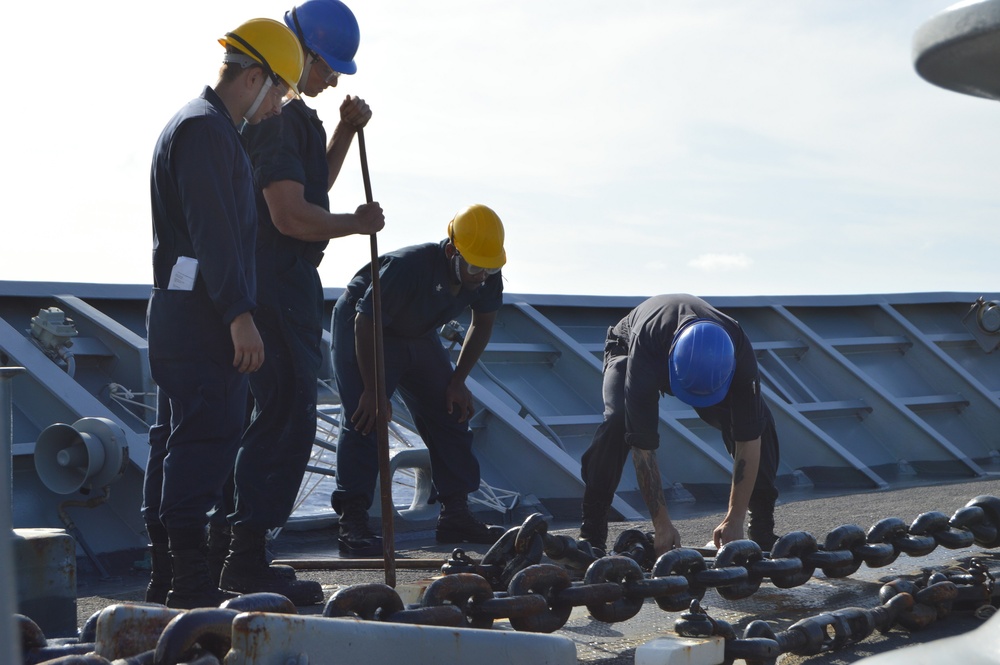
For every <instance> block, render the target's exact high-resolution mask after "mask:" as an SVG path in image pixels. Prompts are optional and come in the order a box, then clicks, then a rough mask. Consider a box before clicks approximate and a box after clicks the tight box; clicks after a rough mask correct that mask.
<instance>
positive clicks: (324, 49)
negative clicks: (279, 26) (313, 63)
mask: <svg viewBox="0 0 1000 665" xmlns="http://www.w3.org/2000/svg"><path fill="white" fill-rule="evenodd" d="M285 25H287V26H288V27H289V28H291V29H292V30H293V31H294V32H295V34H296V35H298V36H299V41H300V42H302V45H303V46H304V47H305V48H306V49H307V50H309V51H314V52H315V53H317V54H318V55H319V57H321V58H323V60H324V61H325V62H326V64H328V65H330V68H331V69H332V70H333V71H335V72H340V73H341V74H353V73H355V72H356V71H358V66H357V65H355V64H354V54H355V53H357V52H358V43H359V42H360V41H361V32H360V31H359V30H358V21H357V19H356V18H354V14H353V13H352V12H351V10H350V9H348V7H347V5H345V4H344V3H342V2H340V0H305V2H303V3H302V4H301V5H299V6H298V7H293V8H292V10H291V11H289V12H285Z"/></svg>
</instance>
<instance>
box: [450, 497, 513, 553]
mask: <svg viewBox="0 0 1000 665" xmlns="http://www.w3.org/2000/svg"><path fill="white" fill-rule="evenodd" d="M503 534H504V529H503V527H498V526H487V525H486V524H483V523H482V522H480V521H479V520H478V519H477V518H476V516H475V515H473V514H472V511H471V510H469V503H468V499H467V497H466V496H465V495H464V494H463V495H459V496H453V497H448V498H447V499H442V500H441V515H440V516H439V517H438V522H437V530H436V531H435V534H434V535H435V538H436V539H437V541H438V542H439V543H479V544H481V545H492V544H493V543H495V542H497V541H498V540H499V539H500V536H502V535H503Z"/></svg>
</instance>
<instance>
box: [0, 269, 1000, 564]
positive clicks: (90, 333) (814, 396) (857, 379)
mask: <svg viewBox="0 0 1000 665" xmlns="http://www.w3.org/2000/svg"><path fill="white" fill-rule="evenodd" d="M70 294H72V295H70ZM148 294H149V288H148V287H144V286H126V285H88V284H48V283H29V282H0V366H20V367H24V368H25V370H26V371H25V372H23V373H17V374H16V375H15V376H14V377H13V378H12V379H11V380H10V385H11V389H10V393H11V396H12V404H13V408H12V423H13V427H12V430H13V439H12V467H13V523H14V526H15V527H58V528H64V527H65V526H66V524H67V518H68V519H69V520H71V522H72V526H73V527H74V528H75V529H76V530H77V532H76V535H77V537H78V538H80V539H83V540H84V542H83V543H82V545H83V546H87V545H89V547H90V549H91V550H92V551H93V552H94V553H102V552H112V551H119V550H126V549H134V548H138V547H142V546H144V545H145V543H146V538H145V535H144V534H143V533H142V523H141V520H140V516H139V505H140V501H141V485H142V475H143V469H144V465H145V461H146V452H147V449H148V439H147V431H148V427H149V425H150V424H151V423H152V422H153V417H154V415H155V414H154V410H153V405H154V404H155V401H154V392H155V386H154V384H153V382H152V381H151V380H150V378H149V370H148V364H147V355H146V341H145V337H144V332H145V323H144V317H145V306H146V298H147V296H148ZM339 294H340V290H339V289H328V290H327V292H326V302H327V307H328V309H332V306H333V303H334V302H335V299H336V297H337V296H338V295H339ZM707 299H708V300H709V301H710V302H711V303H712V304H714V305H715V306H716V307H718V308H719V309H721V310H722V311H724V312H726V313H727V314H729V315H731V316H733V317H734V318H736V319H737V320H738V321H740V323H741V324H742V325H743V327H744V329H745V330H746V331H747V334H748V335H749V337H750V339H751V340H752V342H753V344H754V348H755V349H756V351H757V358H758V363H759V366H760V369H761V377H762V390H763V391H764V396H765V398H766V399H767V401H768V404H769V405H770V407H771V409H772V411H773V413H774V416H775V420H776V422H777V427H778V432H779V436H780V439H781V444H782V449H781V454H782V460H781V466H780V469H779V483H780V485H781V486H782V488H783V491H784V492H785V494H786V496H800V497H808V496H818V495H821V494H823V493H828V492H855V491H864V490H880V489H887V488H891V487H892V488H894V487H900V486H905V485H913V484H916V485H919V484H928V483H936V482H942V481H948V480H958V479H969V478H977V477H983V476H987V475H993V474H998V475H1000V353H991V351H993V349H995V348H996V346H997V345H998V344H1000V334H998V333H997V332H996V330H995V329H993V320H994V317H995V316H996V315H997V314H998V310H997V308H996V303H995V301H996V300H997V299H1000V293H992V294H989V293H926V294H900V295H860V296H789V297H777V296H775V297H717V298H711V297H709V298H707ZM641 300H642V298H639V297H577V296H545V295H516V294H507V296H506V299H505V304H504V306H503V308H502V309H501V311H500V312H499V315H498V318H497V322H496V326H495V328H494V334H493V338H492V340H491V342H490V344H489V346H488V347H487V349H486V351H485V353H484V354H483V357H482V360H481V361H480V363H479V365H478V366H477V368H476V369H475V370H474V371H473V373H472V375H471V377H470V380H469V386H470V389H471V390H472V392H473V395H474V396H475V399H476V401H477V408H478V413H477V414H476V416H475V417H474V419H473V421H472V426H473V429H474V431H475V443H474V445H475V448H476V451H477V455H478V456H479V459H480V461H481V463H482V468H483V479H484V481H485V482H486V483H488V484H489V485H491V486H493V487H497V488H503V489H505V490H510V491H512V492H515V493H517V494H518V495H520V496H524V497H529V496H530V497H533V498H534V499H537V501H538V502H539V503H540V504H541V508H543V509H544V510H547V511H548V512H549V513H550V514H552V515H553V516H556V517H563V518H574V517H575V515H576V513H577V511H578V507H579V500H580V497H581V495H582V490H583V486H582V483H581V481H580V473H579V472H580V457H581V455H582V454H583V452H584V450H586V448H587V446H588V445H589V443H590V439H591V436H592V435H593V432H594V430H595V428H596V426H597V424H598V423H599V422H600V420H601V411H602V408H603V406H602V401H601V355H602V350H603V341H604V337H605V333H606V330H607V328H608V326H610V325H613V324H614V323H615V322H616V321H618V320H619V319H620V318H621V317H622V316H623V315H624V314H625V313H627V312H628V311H629V310H630V309H631V308H632V307H634V306H635V305H636V304H638V303H639V302H640V301H641ZM977 300H978V304H977ZM50 308H57V309H58V310H61V312H62V313H64V314H65V316H66V317H69V318H70V319H72V326H71V328H75V331H76V334H75V335H74V334H70V335H69V336H67V339H70V340H71V341H72V345H71V346H68V347H66V348H64V349H63V352H62V353H61V354H60V353H58V352H56V351H53V350H52V349H51V347H53V346H56V347H58V344H55V345H52V344H50V345H49V347H50V348H49V351H48V353H46V351H45V350H44V348H43V344H41V343H40V342H39V340H38V339H37V337H38V335H33V334H32V332H31V330H30V329H31V328H32V319H33V318H34V317H38V316H39V314H40V312H42V311H43V310H44V311H48V312H50V313H51V312H52V310H51V309H50ZM984 313H985V319H984V318H983V315H984ZM55 317H56V320H57V321H58V312H57V313H55ZM464 323H468V322H467V321H465V322H464ZM984 325H985V327H984ZM57 332H58V331H57ZM326 339H327V340H329V335H328V334H327V335H326ZM325 373H326V374H327V377H326V378H331V377H330V376H329V366H328V367H327V370H326V372H325ZM335 399H336V395H335V394H332V393H330V392H329V391H328V390H327V389H326V388H324V387H322V386H321V387H320V401H321V402H327V403H329V402H330V401H331V400H335ZM397 413H398V414H399V415H398V417H399V419H400V420H401V421H402V422H403V423H405V421H406V414H405V410H403V409H397ZM90 417H100V418H106V419H109V420H111V421H113V422H115V423H117V424H118V425H119V426H120V427H121V428H122V430H124V432H125V436H126V439H127V443H128V454H129V465H128V469H127V470H126V472H125V474H124V476H123V477H122V478H121V479H120V480H118V481H117V482H115V483H113V484H112V485H110V486H109V488H108V490H107V492H108V495H107V496H106V497H105V496H104V495H103V493H102V492H101V490H100V489H99V488H94V490H93V491H92V492H91V493H90V496H84V495H82V494H80V493H77V494H76V495H59V494H55V493H53V492H52V491H50V490H49V489H48V488H47V487H46V485H45V483H43V482H42V480H41V479H40V478H39V476H38V474H37V473H36V471H35V464H34V460H33V456H34V452H35V442H36V441H37V440H38V438H39V435H40V434H41V433H42V432H43V431H44V430H45V429H46V428H47V427H49V426H50V425H52V424H54V423H68V424H72V423H74V422H75V421H77V420H79V419H81V418H90ZM660 435H661V442H662V443H661V446H660V449H659V451H658V457H659V462H660V466H661V469H662V470H663V484H664V487H665V488H666V491H667V495H668V497H667V498H668V500H670V501H671V502H672V505H673V506H677V507H678V508H681V509H684V508H688V507H690V508H694V509H698V508H700V507H706V508H707V507H709V506H717V505H718V503H719V502H722V501H725V499H726V497H727V496H728V487H729V482H730V474H731V468H732V463H731V460H730V458H729V457H728V455H727V453H726V452H725V449H724V447H723V444H722V440H721V437H720V436H719V434H718V432H716V431H715V430H713V429H712V428H710V427H708V426H706V425H705V424H704V423H702V421H701V420H700V419H698V417H697V415H696V414H695V412H694V410H693V409H691V408H690V407H687V406H686V405H684V404H683V403H681V402H680V401H679V400H677V399H675V398H673V397H670V396H666V397H664V398H663V399H662V400H661V402H660ZM83 489H86V488H83ZM85 503H89V505H85ZM614 507H615V509H616V510H617V511H618V512H619V513H620V514H621V515H622V517H623V518H624V519H638V518H640V517H641V516H642V514H643V513H644V508H643V504H642V501H641V498H640V495H639V492H638V487H637V483H636V479H635V477H634V474H633V473H632V469H631V465H626V472H625V475H624V477H623V480H622V483H621V486H620V488H619V492H618V497H617V499H616V501H615V505H614ZM404 527H405V525H404Z"/></svg>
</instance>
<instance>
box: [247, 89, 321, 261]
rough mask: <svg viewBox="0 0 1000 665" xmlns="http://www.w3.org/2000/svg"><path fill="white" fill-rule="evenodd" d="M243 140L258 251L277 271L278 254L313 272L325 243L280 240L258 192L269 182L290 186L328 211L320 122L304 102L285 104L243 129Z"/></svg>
mask: <svg viewBox="0 0 1000 665" xmlns="http://www.w3.org/2000/svg"><path fill="white" fill-rule="evenodd" d="M243 137H244V139H245V140H246V143H247V150H248V151H249V153H250V158H251V161H252V162H253V169H254V170H253V175H254V181H255V182H256V185H257V188H258V190H257V191H258V194H257V197H258V198H257V210H258V213H259V216H260V217H259V218H260V229H259V231H258V239H257V246H258V248H261V249H263V250H264V251H265V252H276V253H277V254H278V264H279V266H280V265H281V264H283V263H287V261H283V260H282V256H281V255H282V254H286V255H294V256H301V257H304V258H305V259H306V260H307V261H309V262H310V263H312V264H313V265H314V266H318V265H319V261H320V259H321V258H322V256H323V254H322V252H323V250H324V249H326V245H327V242H328V241H326V240H322V241H306V240H298V239H296V238H291V237H289V236H286V235H283V234H282V233H281V232H280V231H278V229H277V228H275V226H274V223H273V222H272V220H271V214H270V211H269V210H268V208H267V203H266V202H265V200H264V193H263V190H264V188H265V187H267V186H268V185H270V184H271V183H273V182H277V181H280V180H291V181H294V182H297V183H299V184H301V185H302V186H303V188H304V192H303V196H304V198H305V200H306V201H307V202H309V203H312V204H314V205H317V206H319V207H321V208H322V209H323V210H327V211H329V209H330V194H329V192H330V186H329V177H330V167H329V166H328V165H327V161H326V148H327V145H326V130H325V129H324V128H323V123H322V121H321V120H320V119H319V116H317V115H316V111H314V110H313V109H311V108H309V107H308V106H306V105H305V102H303V101H302V100H301V99H293V100H292V101H290V102H288V103H287V104H285V106H284V107H283V108H282V110H281V115H279V116H277V117H274V118H270V119H268V120H265V121H264V122H261V123H260V124H258V125H248V126H247V127H245V128H244V129H243Z"/></svg>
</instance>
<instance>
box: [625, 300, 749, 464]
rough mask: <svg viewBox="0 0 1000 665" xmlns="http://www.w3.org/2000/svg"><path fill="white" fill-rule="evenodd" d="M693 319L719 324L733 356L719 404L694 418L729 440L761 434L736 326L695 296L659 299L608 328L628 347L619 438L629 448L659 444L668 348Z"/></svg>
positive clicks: (744, 341) (742, 337)
mask: <svg viewBox="0 0 1000 665" xmlns="http://www.w3.org/2000/svg"><path fill="white" fill-rule="evenodd" d="M693 319H708V320H710V321H714V322H716V323H718V324H719V325H721V326H722V327H723V328H724V329H725V331H726V332H727V333H728V334H729V337H730V339H732V341H733V348H734V350H735V352H736V371H735V374H734V375H733V382H732V384H731V385H730V387H729V392H728V393H726V396H725V397H724V398H723V400H722V401H721V402H720V403H719V404H715V405H713V406H709V407H704V408H698V409H696V411H697V412H698V415H699V416H700V417H701V418H702V420H704V421H705V422H707V423H709V424H710V425H712V426H714V427H717V428H719V429H721V430H723V431H725V432H727V433H728V434H730V436H732V438H733V440H735V441H752V440H754V439H756V438H757V437H758V436H760V435H761V433H762V432H763V431H764V427H765V425H766V423H767V415H766V414H767V411H766V409H767V407H766V405H765V403H764V400H763V399H762V398H761V395H760V376H759V374H758V371H757V358H756V356H755V355H754V350H753V346H752V345H751V344H750V340H749V338H748V337H747V336H746V333H744V332H743V328H741V327H740V324H739V323H738V322H737V321H736V320H735V319H732V318H730V317H728V316H726V315H725V314H723V313H722V312H720V311H719V310H717V309H715V308H714V307H712V306H711V305H709V304H708V303H707V302H705V301H704V300H702V299H700V298H696V297H695V296H691V295H687V294H672V295H661V296H654V297H652V298H649V299H648V300H646V301H644V302H643V303H641V304H640V305H639V306H638V307H636V308H635V309H633V310H632V311H631V312H629V314H628V315H627V316H626V317H625V318H623V319H622V320H621V321H619V322H618V324H617V325H616V326H615V327H614V334H615V335H617V336H618V337H619V338H621V339H622V341H623V343H625V344H626V345H627V347H628V367H627V369H626V374H625V431H626V434H625V439H626V441H627V442H628V443H629V445H630V446H635V447H636V448H645V449H652V448H656V447H657V445H658V444H659V433H658V431H657V430H658V428H659V401H660V394H661V393H667V394H670V395H672V394H673V392H672V391H671V390H670V373H669V370H668V366H667V362H668V360H667V359H668V356H669V353H670V347H671V346H672V345H673V341H674V335H675V334H676V333H677V330H678V329H679V328H680V327H681V326H682V325H684V324H685V323H687V322H688V321H691V320H693Z"/></svg>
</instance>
